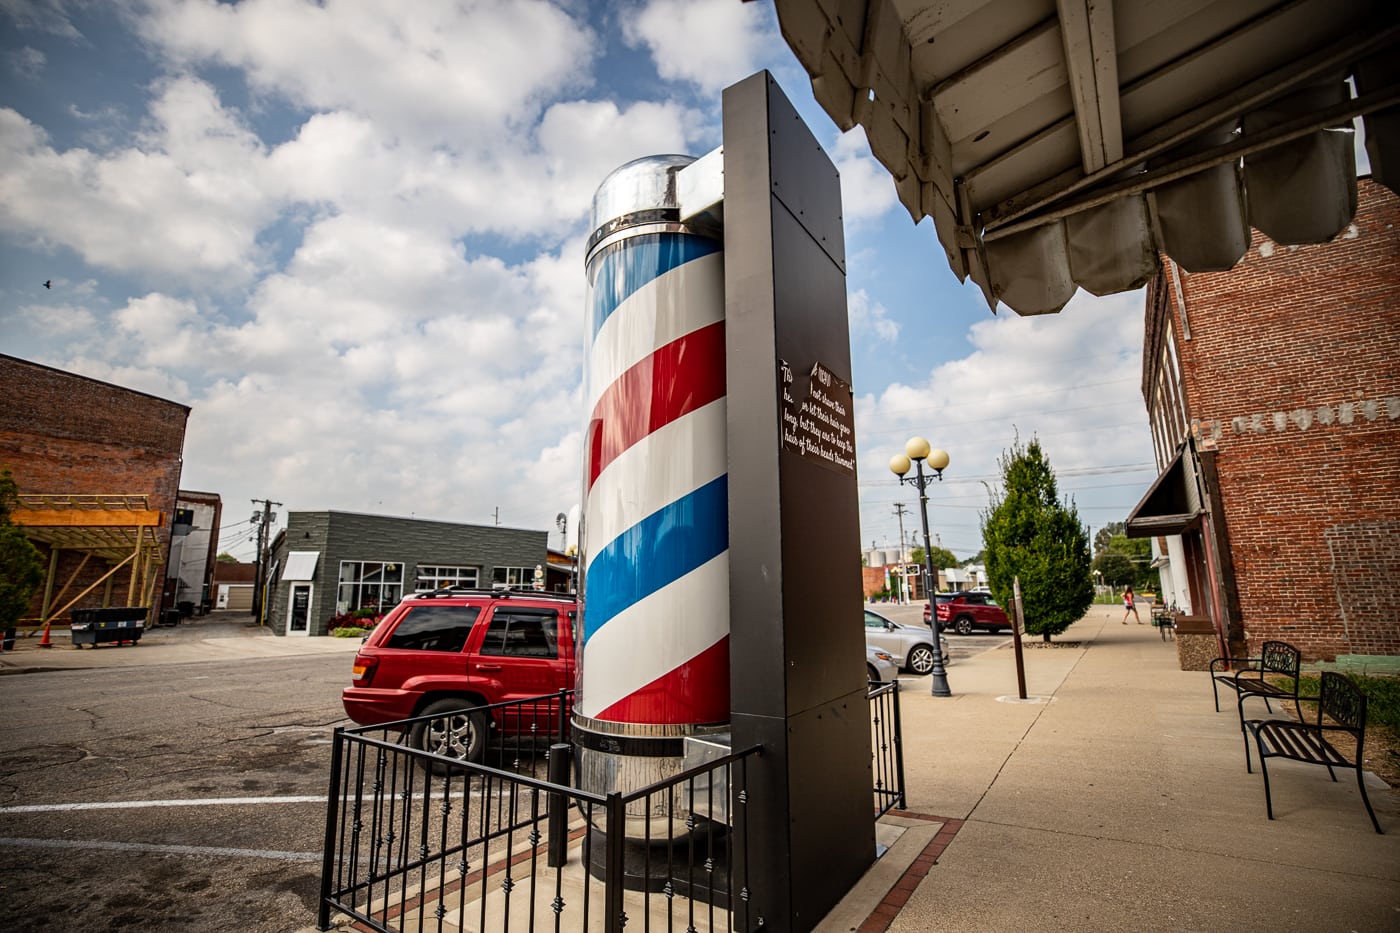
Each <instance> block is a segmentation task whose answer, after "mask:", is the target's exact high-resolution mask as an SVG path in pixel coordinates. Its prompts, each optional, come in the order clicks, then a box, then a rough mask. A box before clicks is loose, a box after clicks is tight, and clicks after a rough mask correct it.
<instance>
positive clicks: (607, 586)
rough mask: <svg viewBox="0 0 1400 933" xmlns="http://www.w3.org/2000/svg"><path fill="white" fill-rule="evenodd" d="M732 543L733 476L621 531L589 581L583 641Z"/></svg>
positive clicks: (594, 565) (592, 567)
mask: <svg viewBox="0 0 1400 933" xmlns="http://www.w3.org/2000/svg"><path fill="white" fill-rule="evenodd" d="M728 547H729V477H728V476H727V475H726V476H721V477H719V478H718V479H714V480H711V481H710V482H708V483H706V484H705V485H703V486H701V487H700V488H699V489H697V490H695V491H694V492H692V493H690V494H688V495H686V496H684V497H682V498H680V499H677V500H676V501H675V502H672V503H670V504H669V505H664V506H662V507H661V508H659V509H657V510H656V511H655V512H653V513H651V514H650V515H648V516H647V517H646V518H644V519H642V520H641V521H640V522H638V523H637V524H635V525H633V526H632V527H631V528H629V529H627V530H626V531H624V532H623V533H622V534H620V535H618V536H617V537H616V538H614V539H613V540H612V541H610V542H608V545H607V546H606V547H604V548H603V550H602V551H601V552H600V553H599V554H598V556H596V557H594V558H593V561H592V562H591V563H590V564H589V566H588V576H587V582H586V583H585V584H584V587H585V589H584V610H583V613H584V644H585V645H586V644H587V643H588V639H589V638H591V637H593V635H594V634H595V633H596V632H597V631H598V630H599V629H601V628H602V627H603V626H604V625H606V624H607V623H608V620H610V619H612V618H613V617H614V616H616V615H617V614H618V613H620V612H622V611H623V610H624V609H626V608H628V607H629V606H631V605H632V604H634V603H637V602H639V601H641V600H642V599H645V598H646V597H647V596H650V595H651V594H652V593H655V592H656V591H658V590H660V589H662V588H664V587H666V586H668V585H669V584H671V583H673V582H675V581H676V580H679V579H680V578H681V577H683V576H685V575H686V574H688V573H690V572H691V571H692V570H694V569H695V568H697V567H699V566H701V565H702V564H704V563H706V562H707V561H711V560H713V559H714V558H716V557H718V556H719V555H721V554H723V553H724V551H725V549H726V548H728Z"/></svg>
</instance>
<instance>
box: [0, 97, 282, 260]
mask: <svg viewBox="0 0 1400 933" xmlns="http://www.w3.org/2000/svg"><path fill="white" fill-rule="evenodd" d="M150 113H151V115H152V123H151V126H150V128H149V129H148V130H146V131H145V132H144V133H143V134H142V137H141V139H140V140H139V141H138V143H137V144H136V145H133V146H130V147H128V148H125V149H121V150H118V151H115V152H112V153H108V154H100V153H97V152H93V151H91V150H88V149H82V148H73V149H68V150H66V151H63V152H59V151H57V150H55V149H54V148H53V147H52V146H51V145H50V144H49V142H48V139H47V136H46V134H45V133H44V131H43V130H42V129H40V128H39V127H37V126H35V125H34V124H32V123H31V122H30V121H28V120H26V119H25V118H24V117H22V116H20V115H19V114H18V113H16V112H15V111H13V110H9V109H0V162H3V163H4V164H5V166H6V171H5V173H4V174H3V176H0V219H3V221H4V223H5V225H6V226H7V227H8V228H9V230H10V232H11V233H19V234H21V235H24V236H26V237H29V238H31V239H32V240H35V241H38V242H40V243H44V244H52V245H62V246H66V247H69V248H70V249H73V250H75V251H76V252H78V253H79V254H80V255H81V256H82V257H83V258H84V259H85V260H86V261H88V262H90V263H92V264H94V265H97V266H105V267H108V268H122V269H127V270H131V271H136V272H158V273H160V274H162V275H164V276H169V277H175V278H178V279H186V280H188V279H193V278H195V277H198V276H201V275H205V274H209V273H219V274H225V275H232V276H235V277H246V276H248V275H250V274H251V273H252V271H253V268H254V266H255V252H256V250H255V240H256V236H257V232H258V230H259V228H260V227H261V226H262V224H263V223H265V222H266V221H267V220H268V219H270V217H271V216H272V213H273V208H274V205H273V203H272V202H271V201H270V200H269V199H268V198H267V197H266V196H264V195H263V194H262V192H261V191H260V190H259V187H258V185H257V184H256V183H255V181H254V179H253V173H254V172H255V171H256V168H257V165H258V162H259V160H260V159H261V158H262V147H261V144H260V143H259V141H258V139H257V137H255V136H253V135H252V134H251V133H249V132H248V131H247V130H246V129H244V128H243V127H242V126H241V125H240V124H239V122H238V120H237V119H236V118H235V117H234V116H233V115H232V114H229V113H228V112H226V111H224V110H223V109H222V108H221V107H220V106H219V104H218V102H217V99H216V97H215V95H214V92H213V90H212V89H211V88H210V87H209V86H208V85H207V84H204V83H203V82H200V81H195V80H192V79H178V80H172V81H170V82H168V83H166V84H164V85H163V86H162V88H161V89H160V92H159V93H158V95H157V96H156V97H155V98H154V99H153V101H152V103H151V108H150Z"/></svg>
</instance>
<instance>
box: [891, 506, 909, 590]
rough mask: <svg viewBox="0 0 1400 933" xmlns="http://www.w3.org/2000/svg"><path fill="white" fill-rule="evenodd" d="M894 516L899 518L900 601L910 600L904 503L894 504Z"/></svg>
mask: <svg viewBox="0 0 1400 933" xmlns="http://www.w3.org/2000/svg"><path fill="white" fill-rule="evenodd" d="M894 517H895V518H897V519H899V602H900V604H901V605H903V604H905V603H908V602H909V576H908V574H906V573H905V572H904V565H905V563H906V561H905V559H904V503H903V502H896V503H895V504H894Z"/></svg>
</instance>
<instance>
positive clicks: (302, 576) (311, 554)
mask: <svg viewBox="0 0 1400 933" xmlns="http://www.w3.org/2000/svg"><path fill="white" fill-rule="evenodd" d="M320 556H321V552H320V551H291V552H289V553H288V554H287V569H286V570H283V571H282V580H283V582H286V581H288V580H314V579H316V561H317V559H319V558H320ZM274 579H275V578H274Z"/></svg>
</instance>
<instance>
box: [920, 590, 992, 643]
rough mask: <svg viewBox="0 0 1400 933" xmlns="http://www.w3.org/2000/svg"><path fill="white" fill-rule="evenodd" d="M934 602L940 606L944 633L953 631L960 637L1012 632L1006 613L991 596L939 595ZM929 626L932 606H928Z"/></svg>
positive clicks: (940, 620)
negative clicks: (981, 632)
mask: <svg viewBox="0 0 1400 933" xmlns="http://www.w3.org/2000/svg"><path fill="white" fill-rule="evenodd" d="M933 598H934V600H935V601H936V602H937V604H938V630H939V631H940V632H941V631H943V630H944V629H947V628H950V627H951V628H952V629H953V630H954V631H955V632H957V633H958V634H959V635H971V634H972V633H973V632H974V631H976V630H978V629H985V630H987V631H989V632H999V631H1001V630H1002V629H1008V630H1009V629H1010V628H1011V620H1010V619H1008V618H1007V617H1006V610H1005V609H1003V608H1001V606H999V605H997V601H996V600H995V599H992V596H991V594H990V593H935V594H934V597H933ZM928 622H929V608H928V603H924V624H925V625H927V624H928Z"/></svg>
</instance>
